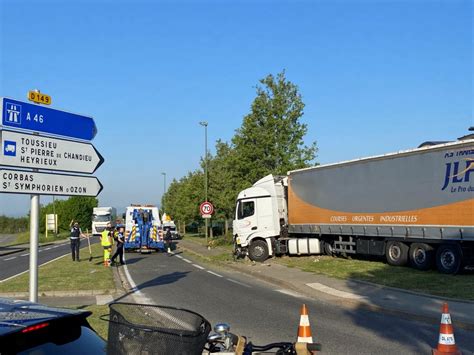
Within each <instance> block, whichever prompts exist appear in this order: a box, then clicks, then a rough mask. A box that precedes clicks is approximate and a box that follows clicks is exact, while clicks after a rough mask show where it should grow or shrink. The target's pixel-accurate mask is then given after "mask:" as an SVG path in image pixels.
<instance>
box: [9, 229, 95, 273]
mask: <svg viewBox="0 0 474 355" xmlns="http://www.w3.org/2000/svg"><path fill="white" fill-rule="evenodd" d="M90 241H91V244H94V243H97V242H98V241H99V240H98V238H94V237H92V238H91V239H90ZM85 246H87V241H86V240H81V248H83V247H85ZM67 254H71V247H70V242H69V240H65V241H64V242H61V243H59V244H50V245H45V246H41V247H40V248H39V250H38V265H42V264H45V263H47V262H49V261H51V260H54V259H56V258H59V257H61V256H63V255H67ZM79 256H80V257H81V259H82V260H87V259H88V258H89V253H88V252H87V251H84V250H81V252H80V254H79ZM29 266H30V253H29V249H26V250H24V251H21V252H17V253H13V254H8V255H4V256H1V257H0V282H1V281H4V280H5V279H8V278H10V277H12V276H14V275H17V274H20V273H24V272H27V271H28V269H29Z"/></svg>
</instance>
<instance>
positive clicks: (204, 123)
mask: <svg viewBox="0 0 474 355" xmlns="http://www.w3.org/2000/svg"><path fill="white" fill-rule="evenodd" d="M199 124H200V125H201V126H203V127H204V195H205V199H206V202H207V121H201V122H199ZM208 219H209V218H205V223H206V227H205V228H206V244H207V236H208V221H207V220H208Z"/></svg>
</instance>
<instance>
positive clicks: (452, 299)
mask: <svg viewBox="0 0 474 355" xmlns="http://www.w3.org/2000/svg"><path fill="white" fill-rule="evenodd" d="M347 281H351V282H358V283H361V284H365V285H369V286H372V287H377V288H379V289H387V290H394V291H397V292H404V293H408V294H410V295H416V296H424V297H431V298H436V299H438V300H440V301H452V302H460V303H466V304H472V305H473V307H474V301H469V300H462V299H459V298H452V297H442V296H437V295H430V294H428V293H423V292H417V291H412V290H405V289H403V288H397V287H392V286H386V285H380V284H376V283H373V282H370V281H364V280H356V279H347Z"/></svg>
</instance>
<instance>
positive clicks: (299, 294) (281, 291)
mask: <svg viewBox="0 0 474 355" xmlns="http://www.w3.org/2000/svg"><path fill="white" fill-rule="evenodd" d="M275 291H276V292H280V293H283V294H285V295H288V296H292V297H296V298H308V297H306V296H303V295H302V294H301V293H298V292H295V291H290V290H275Z"/></svg>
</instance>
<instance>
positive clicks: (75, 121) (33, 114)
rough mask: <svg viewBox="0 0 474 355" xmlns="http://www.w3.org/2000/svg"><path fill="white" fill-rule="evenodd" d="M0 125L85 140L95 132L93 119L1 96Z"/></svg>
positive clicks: (89, 138)
mask: <svg viewBox="0 0 474 355" xmlns="http://www.w3.org/2000/svg"><path fill="white" fill-rule="evenodd" d="M1 110H2V112H1V120H0V127H8V128H11V129H19V130H28V131H34V132H43V133H47V134H53V135H58V136H64V137H69V138H77V139H82V140H86V141H90V140H92V139H93V138H94V137H95V135H96V133H97V127H96V126H95V123H94V119H93V118H92V117H88V116H82V115H77V114H75V113H69V112H66V111H59V110H55V109H52V108H49V107H45V106H40V105H35V104H31V103H28V102H22V101H18V100H13V99H8V98H5V97H4V98H1Z"/></svg>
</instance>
